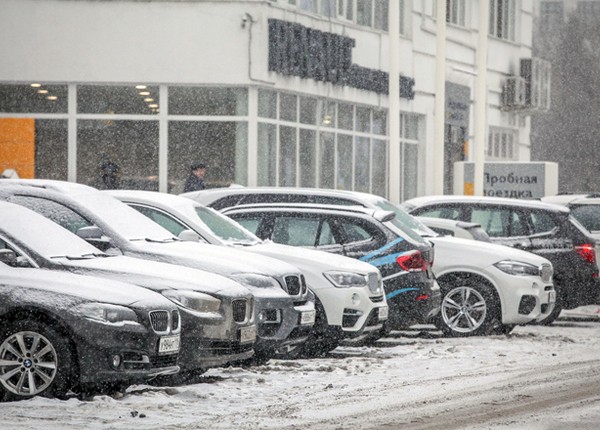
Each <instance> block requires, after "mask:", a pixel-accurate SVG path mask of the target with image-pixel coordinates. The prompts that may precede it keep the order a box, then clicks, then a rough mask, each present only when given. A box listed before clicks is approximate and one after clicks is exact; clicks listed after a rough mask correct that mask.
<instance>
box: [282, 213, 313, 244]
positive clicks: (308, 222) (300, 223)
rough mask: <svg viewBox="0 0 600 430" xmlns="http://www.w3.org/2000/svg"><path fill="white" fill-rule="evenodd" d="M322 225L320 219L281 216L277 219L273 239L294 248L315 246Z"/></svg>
mask: <svg viewBox="0 0 600 430" xmlns="http://www.w3.org/2000/svg"><path fill="white" fill-rule="evenodd" d="M320 223H321V220H320V219H318V218H299V217H292V216H280V217H277V218H275V223H274V224H273V234H272V235H271V239H272V240H273V242H276V243H283V244H286V245H292V246H315V245H316V244H317V233H318V232H319V225H320Z"/></svg>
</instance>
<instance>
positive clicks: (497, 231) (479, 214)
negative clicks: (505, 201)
mask: <svg viewBox="0 0 600 430" xmlns="http://www.w3.org/2000/svg"><path fill="white" fill-rule="evenodd" d="M470 221H471V222H474V223H477V224H481V227H482V228H483V230H485V231H486V232H487V234H488V235H489V236H490V237H514V236H526V235H527V234H528V227H527V221H526V220H525V218H524V216H523V215H522V214H521V213H520V212H517V211H514V210H513V209H511V208H473V210H472V211H471V219H470Z"/></svg>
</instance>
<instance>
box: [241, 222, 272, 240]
mask: <svg viewBox="0 0 600 430" xmlns="http://www.w3.org/2000/svg"><path fill="white" fill-rule="evenodd" d="M235 220H236V222H238V223H239V224H240V225H241V226H242V227H244V228H245V229H246V230H248V231H250V232H251V233H254V234H256V233H257V232H258V227H260V223H261V220H262V218H260V217H256V218H251V217H248V218H247V217H243V218H235ZM262 239H265V238H264V237H263V238H262Z"/></svg>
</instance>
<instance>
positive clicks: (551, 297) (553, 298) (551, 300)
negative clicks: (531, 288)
mask: <svg viewBox="0 0 600 430" xmlns="http://www.w3.org/2000/svg"><path fill="white" fill-rule="evenodd" d="M555 302H556V291H550V292H549V293H548V304H552V303H555Z"/></svg>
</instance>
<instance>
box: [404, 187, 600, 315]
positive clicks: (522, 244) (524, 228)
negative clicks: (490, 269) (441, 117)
mask: <svg viewBox="0 0 600 430" xmlns="http://www.w3.org/2000/svg"><path fill="white" fill-rule="evenodd" d="M401 207H402V208H404V209H405V210H407V211H409V212H410V213H411V214H412V215H416V216H428V217H438V218H449V219H455V220H460V221H469V222H476V223H479V224H481V225H482V227H483V228H484V230H485V231H486V232H487V233H488V235H489V236H490V238H491V240H492V242H493V243H499V244H502V245H508V246H512V247H515V248H519V249H523V250H526V251H530V252H533V253H536V254H538V255H541V256H543V257H545V258H547V259H548V260H550V261H551V262H552V265H553V266H554V287H555V289H556V295H557V301H556V306H555V308H554V311H553V312H552V314H550V315H549V316H548V317H547V318H546V319H545V320H544V321H542V323H544V324H550V323H551V322H553V321H554V320H555V319H556V318H557V317H558V315H559V314H560V311H561V310H562V309H573V308H576V307H579V306H582V305H589V304H596V303H599V293H600V282H599V279H598V265H597V262H596V251H595V246H596V240H595V239H594V238H593V237H592V236H591V235H590V233H589V232H588V231H587V230H586V229H585V228H583V227H582V226H581V224H580V223H579V222H578V221H577V220H575V218H573V217H572V216H571V215H570V212H569V209H567V208H565V207H562V206H558V205H552V204H548V203H543V202H540V201H533V200H529V201H528V200H516V199H504V198H499V197H475V196H430V197H418V198H415V199H411V200H407V201H406V202H404V203H403V204H402V205H401Z"/></svg>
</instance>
